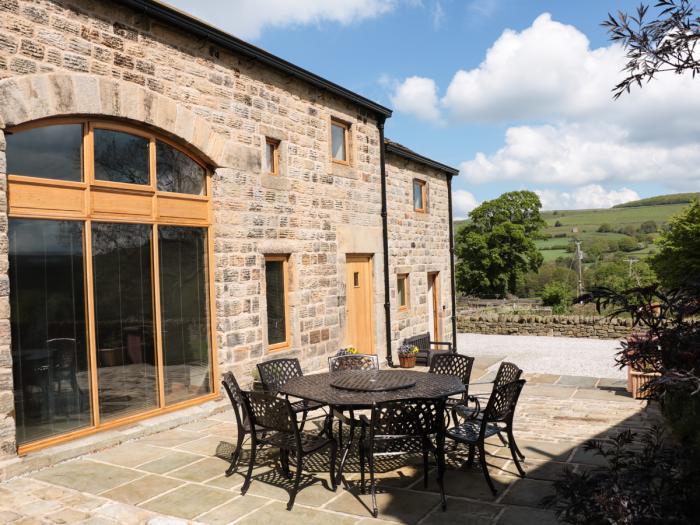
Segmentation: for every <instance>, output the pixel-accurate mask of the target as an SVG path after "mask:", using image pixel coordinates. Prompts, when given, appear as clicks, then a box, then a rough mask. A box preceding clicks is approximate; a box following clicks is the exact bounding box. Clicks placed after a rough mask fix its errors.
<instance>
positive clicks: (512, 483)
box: [0, 360, 657, 525]
mask: <svg viewBox="0 0 700 525" xmlns="http://www.w3.org/2000/svg"><path fill="white" fill-rule="evenodd" d="M492 364H493V363H492V362H491V363H490V362H487V361H483V360H482V361H481V362H479V361H477V363H476V365H475V369H474V372H473V376H472V377H473V380H474V381H478V380H481V381H483V380H486V379H488V378H489V377H488V376H489V375H490V374H489V372H487V371H486V369H487V368H489V367H490V366H491V365H492ZM525 378H526V379H527V380H528V383H527V385H526V387H525V390H524V391H523V395H522V397H521V399H520V402H519V404H518V410H517V412H516V419H515V429H516V432H515V434H516V438H517V439H518V444H519V446H520V448H521V449H522V451H523V453H524V454H525V456H526V460H525V463H524V465H525V468H526V470H527V472H528V476H527V477H526V478H525V479H521V478H519V477H518V476H517V473H516V470H515V466H514V465H513V463H512V460H511V459H510V455H509V452H508V449H507V448H506V447H503V446H501V444H500V442H499V440H498V438H496V437H494V438H492V439H491V440H490V443H491V446H490V447H489V450H488V453H489V454H490V456H489V457H488V458H487V459H488V463H489V465H490V472H491V475H492V478H493V479H494V482H495V483H496V484H497V487H498V489H499V492H498V495H497V496H496V497H495V498H494V497H493V496H492V495H491V493H490V491H489V490H488V487H487V485H486V483H485V481H484V478H483V475H482V473H481V472H479V469H478V467H477V466H474V467H471V468H466V467H464V466H463V463H464V461H465V459H466V450H460V451H459V453H455V452H450V453H449V454H448V456H449V458H448V471H447V473H446V476H445V485H446V491H447V494H448V508H447V512H442V511H441V510H440V504H439V495H438V491H437V486H436V483H435V479H434V478H435V475H434V472H431V479H430V481H431V483H430V485H429V487H428V489H424V488H423V482H422V477H421V467H420V460H419V459H418V458H415V465H416V466H415V467H414V466H413V463H414V459H413V458H408V459H407V460H406V461H398V462H396V463H391V462H387V463H383V464H382V465H381V467H380V470H381V471H382V473H381V474H379V482H378V502H379V519H378V520H373V519H372V518H371V514H370V511H369V503H368V500H369V495H360V494H359V491H358V490H357V486H356V482H357V479H359V475H358V474H357V472H356V471H357V468H356V464H355V463H354V462H353V461H350V462H349V464H348V467H347V468H346V474H345V478H346V479H347V480H348V483H349V490H348V489H345V488H343V487H339V488H338V490H337V491H336V492H335V493H333V492H331V491H330V490H328V488H327V487H328V483H327V476H326V475H324V474H323V473H322V472H323V470H324V469H325V468H326V467H325V465H323V463H324V462H323V461H318V462H314V461H313V460H311V461H309V464H308V469H309V470H310V471H311V472H308V473H306V474H308V475H306V476H305V477H304V478H303V482H302V489H301V490H300V492H299V494H298V496H297V502H296V505H295V507H294V509H293V511H292V512H287V511H286V501H287V499H288V493H287V491H286V488H285V487H287V486H288V483H289V482H288V481H287V480H286V479H285V478H283V477H282V476H281V475H280V473H279V469H278V468H277V467H276V463H275V458H274V457H272V456H269V455H268V456H267V458H266V459H268V460H269V461H267V463H266V464H263V463H262V461H260V460H259V462H258V465H259V466H257V467H256V469H255V471H254V473H255V475H254V480H253V483H252V485H251V487H250V490H249V491H248V494H247V495H246V496H240V491H239V487H240V485H241V484H242V482H243V476H242V475H241V474H240V472H239V473H236V474H234V475H233V476H231V477H230V478H225V477H224V475H223V473H224V470H225V469H226V467H227V465H228V463H227V462H226V461H225V460H224V459H221V457H226V456H227V455H228V454H229V453H230V450H231V447H232V443H233V442H235V440H234V432H235V423H234V420H233V415H232V413H231V411H230V409H228V408H227V410H226V411H224V412H221V413H219V414H216V415H214V416H211V417H208V418H206V419H202V420H199V421H194V422H191V423H188V424H186V425H182V426H180V427H178V428H177V429H173V430H168V431H165V432H161V433H158V434H154V435H151V436H147V437H145V438H142V439H139V440H134V441H130V442H127V443H124V444H122V445H119V446H116V447H113V448H109V449H106V450H103V451H101V452H98V453H96V454H91V455H88V456H84V457H82V458H78V459H76V460H72V461H68V462H65V463H61V464H59V465H56V466H53V467H50V468H47V469H44V470H41V471H38V472H35V473H33V474H29V475H26V476H23V477H20V478H15V479H12V480H9V481H7V482H5V483H3V484H0V521H2V522H3V523H22V524H29V523H46V522H49V523H105V524H111V523H122V524H124V523H148V522H151V523H178V522H180V520H181V521H182V522H197V523H210V524H219V523H221V524H223V523H231V522H235V523H246V524H252V523H273V522H276V523H299V522H304V523H306V524H311V523H328V522H330V521H331V520H333V521H334V522H335V523H337V524H353V523H363V524H364V523H372V522H377V523H382V522H400V523H411V524H414V523H425V524H433V523H435V524H437V523H464V522H465V518H471V521H469V523H499V524H508V523H519V524H522V523H538V525H545V524H547V523H555V522H556V519H555V517H554V515H553V513H552V512H551V511H549V510H547V509H543V508H541V505H540V502H541V499H542V498H543V497H544V496H546V495H548V494H551V493H552V480H553V479H555V478H556V477H557V475H558V473H559V472H560V471H561V470H562V469H563V468H567V467H568V468H573V469H577V470H580V469H587V468H590V467H591V466H592V465H595V464H596V463H597V462H598V461H599V460H598V458H596V457H593V456H591V455H589V454H587V453H586V452H584V451H583V449H582V444H583V443H584V442H585V441H586V440H588V439H590V438H592V437H604V436H607V435H612V434H615V433H617V432H618V431H620V430H622V429H624V428H632V429H641V428H643V427H646V426H648V425H650V424H651V422H652V421H653V420H654V419H655V418H656V417H657V413H656V411H655V410H654V409H653V408H647V407H645V403H644V402H640V401H635V400H632V399H631V398H630V397H628V395H627V394H626V393H625V392H624V388H623V387H624V384H623V383H622V382H621V381H619V380H602V379H595V378H587V377H575V376H556V375H544V374H530V375H528V374H526V376H525ZM319 423H320V420H319ZM448 450H449V449H448ZM218 456H221V457H218ZM246 460H247V457H246V456H244V458H243V463H244V464H245V463H246ZM475 465H478V462H477V463H476V464H475ZM316 466H318V468H316ZM239 470H240V467H239ZM316 470H318V472H315V471H316ZM314 478H315V479H314Z"/></svg>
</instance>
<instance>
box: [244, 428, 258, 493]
mask: <svg viewBox="0 0 700 525" xmlns="http://www.w3.org/2000/svg"><path fill="white" fill-rule="evenodd" d="M257 447H258V443H257V440H256V439H255V433H253V438H252V439H251V441H250V461H249V463H248V472H247V473H246V475H245V481H244V482H243V486H242V487H241V496H244V495H245V493H246V492H248V489H249V488H250V482H251V481H252V479H253V467H254V466H255V451H256V450H255V449H256V448H257Z"/></svg>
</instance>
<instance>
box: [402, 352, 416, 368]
mask: <svg viewBox="0 0 700 525" xmlns="http://www.w3.org/2000/svg"><path fill="white" fill-rule="evenodd" d="M399 365H400V366H401V368H413V367H414V366H416V355H415V354H413V355H400V356H399Z"/></svg>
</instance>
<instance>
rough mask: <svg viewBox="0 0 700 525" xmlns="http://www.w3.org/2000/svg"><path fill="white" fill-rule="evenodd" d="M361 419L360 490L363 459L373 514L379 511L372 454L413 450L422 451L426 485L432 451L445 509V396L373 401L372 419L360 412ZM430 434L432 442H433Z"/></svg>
mask: <svg viewBox="0 0 700 525" xmlns="http://www.w3.org/2000/svg"><path fill="white" fill-rule="evenodd" d="M361 419H362V422H363V425H362V436H361V438H360V490H361V492H363V493H364V490H365V460H367V463H368V464H369V478H370V491H371V494H372V515H373V516H374V517H375V518H376V517H377V515H378V514H379V510H378V509H377V497H376V487H375V481H374V473H375V468H374V466H375V465H374V461H375V458H376V457H378V456H379V457H384V456H396V455H400V454H406V453H409V452H412V451H415V450H420V451H421V452H422V453H423V484H424V485H425V486H426V487H427V486H428V452H432V453H433V454H434V456H435V462H436V463H437V466H438V485H439V486H440V496H441V498H442V509H443V510H445V509H446V508H447V502H446V500H445V486H444V475H445V400H444V399H404V400H400V401H384V402H381V403H375V404H374V405H372V416H371V419H367V417H366V416H361ZM367 432H369V434H368V433H367ZM433 438H434V439H435V444H433Z"/></svg>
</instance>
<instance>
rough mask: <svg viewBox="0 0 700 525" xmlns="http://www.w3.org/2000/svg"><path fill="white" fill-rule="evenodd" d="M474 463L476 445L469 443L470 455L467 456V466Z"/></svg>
mask: <svg viewBox="0 0 700 525" xmlns="http://www.w3.org/2000/svg"><path fill="white" fill-rule="evenodd" d="M473 464H474V445H469V455H468V456H467V466H468V467H471V466H472V465H473Z"/></svg>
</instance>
